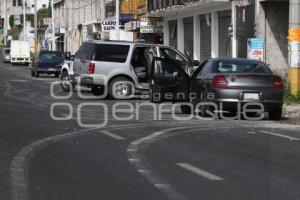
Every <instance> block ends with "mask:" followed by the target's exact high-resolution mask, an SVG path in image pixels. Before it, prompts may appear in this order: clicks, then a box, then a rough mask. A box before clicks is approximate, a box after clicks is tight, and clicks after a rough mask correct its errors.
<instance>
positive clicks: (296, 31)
mask: <svg viewBox="0 0 300 200" xmlns="http://www.w3.org/2000/svg"><path fill="white" fill-rule="evenodd" d="M288 38H289V41H292V42H300V28H291V29H290V30H289V37H288Z"/></svg>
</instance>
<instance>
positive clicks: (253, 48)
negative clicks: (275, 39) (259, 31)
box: [248, 38, 264, 61]
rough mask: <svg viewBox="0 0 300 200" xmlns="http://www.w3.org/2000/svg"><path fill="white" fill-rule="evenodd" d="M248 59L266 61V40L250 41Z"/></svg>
mask: <svg viewBox="0 0 300 200" xmlns="http://www.w3.org/2000/svg"><path fill="white" fill-rule="evenodd" d="M248 59H252V60H258V61H264V39H262V38H250V39H248Z"/></svg>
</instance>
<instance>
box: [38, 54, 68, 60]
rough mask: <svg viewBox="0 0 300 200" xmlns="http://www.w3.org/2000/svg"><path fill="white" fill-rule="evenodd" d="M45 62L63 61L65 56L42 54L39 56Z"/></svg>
mask: <svg viewBox="0 0 300 200" xmlns="http://www.w3.org/2000/svg"><path fill="white" fill-rule="evenodd" d="M39 58H40V60H43V61H63V60H64V58H63V55H62V53H61V52H42V53H40V56H39Z"/></svg>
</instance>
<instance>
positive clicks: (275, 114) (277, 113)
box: [269, 108, 282, 121]
mask: <svg viewBox="0 0 300 200" xmlns="http://www.w3.org/2000/svg"><path fill="white" fill-rule="evenodd" d="M281 117H282V109H281V108H280V109H276V110H272V111H270V112H269V119H270V120H274V121H279V120H281Z"/></svg>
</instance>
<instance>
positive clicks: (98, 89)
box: [92, 85, 104, 96]
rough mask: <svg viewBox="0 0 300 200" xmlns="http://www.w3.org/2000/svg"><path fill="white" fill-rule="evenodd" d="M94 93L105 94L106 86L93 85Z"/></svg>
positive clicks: (96, 94) (95, 94) (97, 94)
mask: <svg viewBox="0 0 300 200" xmlns="http://www.w3.org/2000/svg"><path fill="white" fill-rule="evenodd" d="M92 93H93V95H94V96H101V95H103V94H104V86H100V85H95V86H92Z"/></svg>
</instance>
